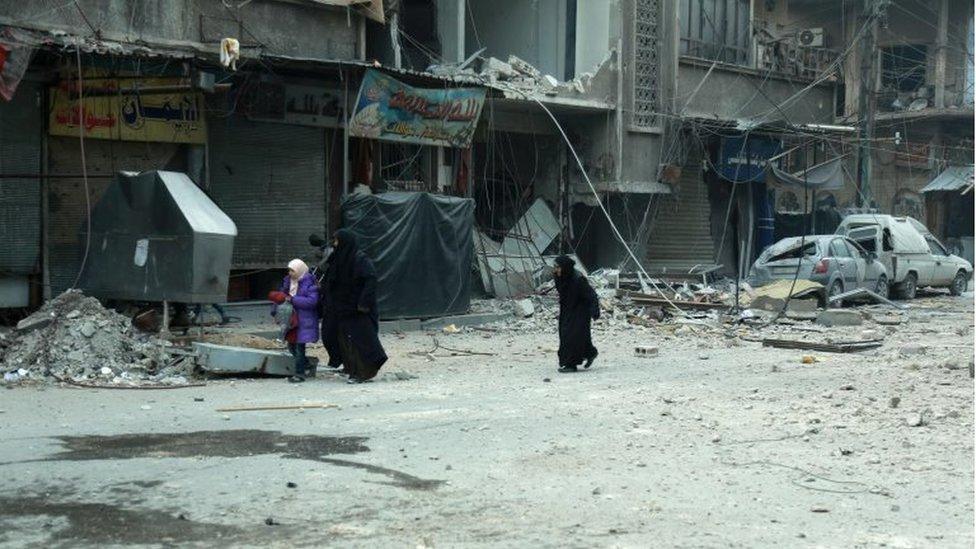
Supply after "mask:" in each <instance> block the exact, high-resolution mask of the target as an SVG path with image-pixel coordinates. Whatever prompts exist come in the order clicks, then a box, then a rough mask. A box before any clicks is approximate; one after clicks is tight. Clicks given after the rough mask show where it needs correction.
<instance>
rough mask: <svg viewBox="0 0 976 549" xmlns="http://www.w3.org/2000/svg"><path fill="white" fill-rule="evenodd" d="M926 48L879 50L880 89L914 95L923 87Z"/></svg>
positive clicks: (905, 46)
mask: <svg viewBox="0 0 976 549" xmlns="http://www.w3.org/2000/svg"><path fill="white" fill-rule="evenodd" d="M927 58H928V48H927V47H926V46H924V45H920V44H906V45H900V46H888V47H885V48H882V49H881V88H882V89H883V90H890V91H894V92H907V93H914V92H916V91H918V90H919V88H921V87H922V86H924V85H925V67H926V65H927V63H926V59H927Z"/></svg>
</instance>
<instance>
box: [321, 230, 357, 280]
mask: <svg viewBox="0 0 976 549" xmlns="http://www.w3.org/2000/svg"><path fill="white" fill-rule="evenodd" d="M335 238H336V240H337V241H338V246H336V248H335V251H333V252H332V255H331V256H329V269H328V272H327V273H326V276H325V278H326V282H327V283H328V285H329V287H330V288H332V287H334V286H335V284H336V282H337V281H339V280H344V281H346V282H349V281H351V280H352V278H353V276H354V275H355V271H356V253H357V252H358V251H359V246H358V244H357V242H356V235H355V234H353V232H352V231H350V230H349V229H339V230H338V231H336V233H335Z"/></svg>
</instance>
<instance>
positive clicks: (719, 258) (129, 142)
mask: <svg viewBox="0 0 976 549" xmlns="http://www.w3.org/2000/svg"><path fill="white" fill-rule="evenodd" d="M828 5H829V6H828ZM950 14H951V16H950ZM972 19H973V10H972V6H971V4H967V3H965V2H961V1H956V0H940V1H939V2H922V1H921V0H894V1H891V2H880V1H876V0H865V1H863V2H861V1H846V2H842V1H841V0H836V1H835V0H828V1H827V2H821V1H816V2H814V1H810V0H704V1H702V0H676V1H674V2H671V1H664V0H609V1H606V2H604V1H599V2H582V1H579V0H532V1H522V0H494V1H491V2H489V1H487V0H467V1H466V0H372V1H344V0H288V1H270V0H258V1H253V2H235V3H226V2H219V1H209V0H166V1H163V2H158V3H156V4H154V6H153V7H152V8H150V7H149V6H148V5H145V4H142V3H132V2H124V1H100V0H99V1H96V0H79V1H78V2H76V3H72V4H67V5H61V3H54V2H39V3H32V4H31V5H30V6H27V7H25V6H24V5H23V2H12V1H0V48H2V49H0V51H2V52H6V53H5V56H4V57H0V59H5V60H6V61H5V62H3V63H2V64H0V96H2V99H0V145H2V146H0V220H2V221H3V222H2V223H0V232H2V236H3V240H4V247H3V249H2V250H0V300H2V302H3V304H4V305H3V306H5V307H13V306H17V307H23V306H28V305H32V306H36V305H38V304H39V303H40V302H42V301H44V300H46V299H50V298H51V297H53V296H56V295H58V294H59V293H61V292H62V291H64V290H65V289H67V288H70V287H72V286H74V285H75V284H76V283H77V280H78V278H79V277H78V274H79V270H80V269H81V268H82V263H83V261H84V258H85V256H86V253H88V252H87V251H86V247H88V246H90V245H89V244H86V234H87V233H86V232H85V231H86V229H85V224H86V220H87V219H88V217H89V215H90V211H91V208H92V207H93V205H94V204H96V203H97V202H98V200H99V199H100V197H101V194H102V193H103V192H104V190H105V189H106V188H108V186H109V185H110V183H111V182H112V180H113V177H114V176H115V173H116V172H118V171H123V170H124V171H134V172H140V171H146V170H168V171H176V172H183V173H186V174H187V175H188V176H189V177H190V178H191V179H192V180H193V181H194V182H195V183H196V184H197V185H198V186H199V187H200V188H202V189H203V190H204V191H205V192H206V193H207V195H208V196H209V197H210V198H211V199H212V200H213V202H214V203H216V204H217V205H218V206H219V207H220V208H221V209H222V210H223V211H224V212H225V213H226V214H227V216H229V217H230V218H231V219H232V220H233V222H234V223H235V225H236V227H237V231H238V234H237V238H236V241H235V245H234V253H233V259H232V265H231V273H230V279H229V289H228V300H230V301H246V300H251V299H256V298H258V297H260V296H262V295H263V294H264V293H266V291H267V288H268V287H269V286H270V285H273V284H274V283H275V281H277V280H278V279H279V277H280V276H281V273H282V268H283V265H284V264H285V263H287V261H288V260H289V259H291V258H293V257H304V256H307V255H308V253H309V246H308V244H307V240H308V236H309V234H313V233H316V234H328V233H331V232H332V231H334V230H335V229H336V228H338V227H339V226H341V225H343V219H344V213H343V201H344V198H345V197H348V196H349V195H351V194H356V193H359V194H380V193H389V192H405V193H416V192H426V193H433V194H437V195H444V196H450V197H455V198H458V199H466V200H470V201H472V202H473V205H474V206H473V208H471V209H470V212H471V213H470V214H465V215H471V216H473V225H474V230H473V231H472V233H473V234H472V239H473V241H474V246H473V247H472V249H473V250H474V252H473V253H474V255H475V257H472V258H471V259H470V261H469V260H467V259H459V260H458V261H461V262H462V263H464V265H463V266H464V268H470V271H471V276H472V277H473V278H474V281H475V283H474V284H473V285H472V288H473V291H482V292H485V293H488V294H492V295H499V296H510V295H518V294H522V293H528V292H532V291H534V289H535V288H536V286H537V284H538V283H539V282H540V280H541V279H542V278H544V276H545V274H544V272H543V271H544V270H545V269H544V266H545V265H546V264H547V262H548V261H549V260H548V258H551V256H552V255H554V254H557V253H568V254H575V256H576V257H578V258H579V259H580V261H581V262H582V264H583V265H585V266H586V267H587V268H590V269H597V268H601V267H606V268H622V269H624V270H635V269H637V268H638V266H637V265H634V261H633V258H632V257H636V258H637V259H638V260H639V261H640V262H641V263H642V265H643V268H644V269H646V270H647V271H648V272H650V273H652V274H653V273H696V274H702V273H705V274H708V273H714V274H715V275H716V276H734V275H735V274H736V273H743V272H745V271H748V267H749V265H751V263H752V262H753V260H755V258H756V257H758V256H759V254H760V253H761V252H762V251H763V249H765V248H766V247H768V246H769V245H770V244H772V243H773V242H775V241H776V240H778V239H780V238H783V237H787V236H793V235H800V234H811V233H825V232H826V233H829V232H833V230H834V229H835V228H836V226H837V223H838V222H839V221H840V219H841V218H842V217H843V216H844V215H846V214H847V213H850V212H854V211H876V212H881V213H891V214H895V215H910V216H913V217H916V218H917V219H919V220H921V221H922V222H923V223H927V224H928V225H929V226H930V227H931V228H932V230H933V232H934V233H935V234H936V235H937V236H939V237H940V238H942V240H943V241H944V242H947V243H948V244H949V245H950V246H951V247H953V249H954V250H958V252H957V253H960V255H964V256H966V257H968V258H969V259H970V260H971V259H972V246H973V244H972V234H973V225H972V208H971V201H972V190H971V189H972V173H973V168H972V164H973V161H972V148H973V143H972V139H973V133H972V120H973V87H972V82H973V69H972V47H973V44H972V38H971V36H972ZM919 21H924V23H921V24H920V23H919ZM965 37H968V39H967V38H965ZM866 44H870V46H868V45H866ZM380 88H382V89H394V88H395V89H397V90H400V91H402V92H403V94H402V95H399V96H397V95H395V94H390V95H389V96H388V97H385V96H384V97H382V98H376V97H373V96H372V95H371V94H370V93H369V92H370V90H373V89H380ZM464 94H467V95H464ZM404 97H406V99H404ZM453 101H457V103H456V105H457V108H458V109H461V111H458V112H456V113H453V114H452V112H453V111H451V110H450V109H448V110H443V111H436V112H433V114H432V113H431V111H428V110H426V109H428V107H430V105H432V104H435V103H436V104H440V105H445V104H448V103H451V102H453ZM418 102H423V103H422V104H420V103H418ZM438 102H440V103H438ZM451 105H454V103H451ZM451 108H453V107H451ZM367 109H372V110H369V111H367ZM404 113H408V114H409V116H408V114H404ZM370 117H372V118H370ZM439 117H440V118H450V119H451V123H450V124H451V125H450V128H447V127H446V126H447V125H439V124H438V123H439V122H440V120H439ZM391 124H392V126H391ZM398 124H399V125H398ZM391 128H393V130H391ZM947 174H948V175H947ZM957 196H962V197H963V200H969V201H970V202H969V204H970V207H969V209H968V210H967V211H964V212H961V213H960V212H957V211H956V210H955V208H957V207H958V204H959V203H960V201H959V200H956V199H955V198H956V197H957ZM947 197H948V198H947ZM967 197H968V198H967ZM963 209H964V210H965V208H963ZM464 211H468V210H467V209H464ZM967 212H968V213H967ZM967 215H968V217H967ZM462 225H463V224H459V225H458V226H462ZM463 246H466V244H463V243H462V244H459V249H461V247H463ZM631 253H633V254H634V255H633V256H631ZM405 314H408V313H405Z"/></svg>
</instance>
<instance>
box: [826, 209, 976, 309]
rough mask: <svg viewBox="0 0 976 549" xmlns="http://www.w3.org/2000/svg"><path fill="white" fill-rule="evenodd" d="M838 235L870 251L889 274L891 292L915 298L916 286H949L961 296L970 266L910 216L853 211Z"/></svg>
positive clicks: (965, 286) (841, 225) (965, 285)
mask: <svg viewBox="0 0 976 549" xmlns="http://www.w3.org/2000/svg"><path fill="white" fill-rule="evenodd" d="M837 235H843V236H846V237H848V238H850V239H851V240H853V241H855V242H857V243H858V244H859V245H860V246H861V247H862V248H864V249H865V250H867V251H868V252H870V253H873V254H874V256H875V257H876V258H878V260H879V261H880V262H881V263H883V264H884V265H885V268H886V269H887V270H888V273H889V280H890V284H891V287H892V293H893V294H895V296H896V297H899V298H902V299H914V298H915V294H916V292H917V291H918V288H923V287H934V288H949V292H950V293H951V294H952V295H960V294H961V293H963V292H964V291H966V288H967V287H968V285H969V279H970V278H971V277H972V275H973V266H972V265H971V264H970V263H969V262H968V261H966V260H965V259H963V258H961V257H959V256H957V255H953V254H950V253H949V252H948V251H946V249H945V247H944V246H943V245H942V244H941V243H940V242H939V241H938V240H937V239H936V238H935V237H934V236H933V235H932V233H931V232H930V231H929V230H928V228H926V227H925V225H923V224H922V223H920V222H919V221H918V220H916V219H914V218H911V217H894V216H891V215H884V214H854V215H849V216H847V217H845V218H844V220H843V221H841V224H840V226H839V227H838V228H837Z"/></svg>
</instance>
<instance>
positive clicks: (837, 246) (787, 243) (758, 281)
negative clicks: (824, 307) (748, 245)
mask: <svg viewBox="0 0 976 549" xmlns="http://www.w3.org/2000/svg"><path fill="white" fill-rule="evenodd" d="M793 278H798V279H802V280H810V281H813V282H818V283H820V284H822V285H823V286H824V288H827V295H828V296H829V297H834V296H836V295H839V294H842V293H844V292H848V291H850V290H854V289H857V288H864V289H867V290H870V291H872V292H874V293H876V294H878V295H880V296H882V297H888V287H889V280H890V279H889V277H888V271H887V269H886V268H885V266H884V265H883V264H882V263H881V262H880V261H878V259H877V257H876V256H875V255H874V254H872V253H870V252H868V251H867V250H865V249H864V248H862V247H860V246H859V245H857V244H856V243H855V242H854V241H852V240H850V239H849V238H846V237H844V236H840V235H836V234H829V235H813V236H797V237H790V238H784V239H783V240H780V241H779V242H777V243H776V244H773V245H772V246H770V247H769V248H766V250H765V251H764V252H763V253H762V255H760V256H759V259H757V260H756V262H755V263H754V264H753V266H752V269H751V270H750V272H749V283H750V284H752V285H753V286H763V285H765V284H768V283H770V282H773V281H775V280H792V279H793Z"/></svg>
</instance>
